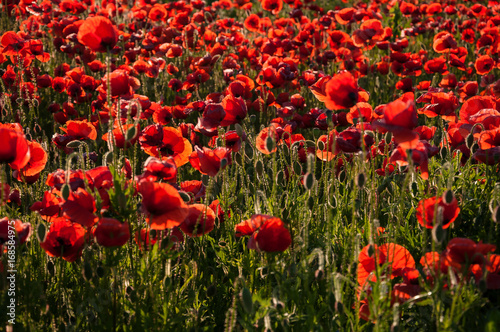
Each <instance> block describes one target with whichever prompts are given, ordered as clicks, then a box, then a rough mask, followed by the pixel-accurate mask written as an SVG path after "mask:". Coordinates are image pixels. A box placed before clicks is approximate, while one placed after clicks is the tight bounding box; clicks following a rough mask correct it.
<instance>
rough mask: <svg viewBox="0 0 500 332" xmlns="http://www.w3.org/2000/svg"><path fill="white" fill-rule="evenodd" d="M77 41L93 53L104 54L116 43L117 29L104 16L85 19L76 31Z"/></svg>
mask: <svg viewBox="0 0 500 332" xmlns="http://www.w3.org/2000/svg"><path fill="white" fill-rule="evenodd" d="M77 38H78V41H79V42H80V43H82V44H83V45H85V46H87V47H88V48H90V49H91V50H92V51H94V52H106V51H109V50H111V49H112V48H113V47H115V45H116V43H117V42H118V29H117V28H116V27H115V26H114V25H113V23H112V22H111V21H110V20H109V18H106V17H104V16H94V17H89V18H87V19H86V20H85V21H84V22H83V24H82V25H81V26H80V28H79V29H78V35H77Z"/></svg>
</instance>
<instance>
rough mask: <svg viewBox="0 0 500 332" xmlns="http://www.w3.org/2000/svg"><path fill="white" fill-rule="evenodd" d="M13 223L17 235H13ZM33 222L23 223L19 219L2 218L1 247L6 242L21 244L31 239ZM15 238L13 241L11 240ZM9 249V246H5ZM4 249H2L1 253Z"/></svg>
mask: <svg viewBox="0 0 500 332" xmlns="http://www.w3.org/2000/svg"><path fill="white" fill-rule="evenodd" d="M12 225H14V229H15V235H14V237H12V236H11V232H9V230H12V228H11V227H12ZM31 231H32V229H31V224H30V223H29V222H26V223H23V222H22V221H21V220H19V219H15V220H9V218H7V217H5V218H2V219H0V248H1V247H2V245H4V244H6V243H7V244H8V245H15V246H20V245H21V244H23V243H25V242H26V241H28V240H29V238H30V236H31ZM11 240H13V242H10V241H11ZM5 250H7V247H6V248H5ZM1 253H2V251H1V250H0V255H1Z"/></svg>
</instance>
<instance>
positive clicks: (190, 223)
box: [179, 204, 215, 237]
mask: <svg viewBox="0 0 500 332" xmlns="http://www.w3.org/2000/svg"><path fill="white" fill-rule="evenodd" d="M214 226H215V212H214V211H213V210H212V209H211V208H210V207H208V206H206V205H204V204H192V205H189V214H188V215H187V217H186V219H184V222H183V223H182V224H180V226H179V227H180V228H181V230H182V231H183V232H184V233H185V234H187V235H189V236H193V237H196V236H202V235H205V234H207V233H210V232H211V231H212V230H213V229H214Z"/></svg>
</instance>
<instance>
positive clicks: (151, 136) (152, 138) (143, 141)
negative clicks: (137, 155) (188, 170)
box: [139, 125, 193, 167]
mask: <svg viewBox="0 0 500 332" xmlns="http://www.w3.org/2000/svg"><path fill="white" fill-rule="evenodd" d="M139 144H140V145H141V148H142V149H143V150H144V151H145V152H146V153H147V154H149V155H150V156H153V157H156V158H160V156H161V159H168V158H170V157H172V158H173V159H174V161H175V164H176V165H177V167H180V166H182V165H184V164H186V163H187V162H188V161H189V156H190V155H191V152H193V148H192V146H191V143H189V141H188V140H187V139H186V138H184V137H182V133H181V132H180V131H179V130H178V129H175V128H172V127H163V128H162V127H161V126H160V125H150V126H147V127H146V128H144V130H143V131H142V134H141V136H140V137H139Z"/></svg>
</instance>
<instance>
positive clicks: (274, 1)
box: [261, 0, 283, 15]
mask: <svg viewBox="0 0 500 332" xmlns="http://www.w3.org/2000/svg"><path fill="white" fill-rule="evenodd" d="M261 4H262V9H264V10H267V11H269V12H271V13H272V14H273V15H278V13H279V12H280V11H281V9H283V0H262V2H261Z"/></svg>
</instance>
